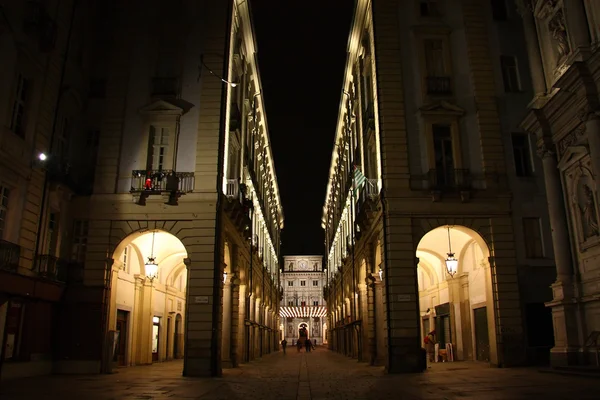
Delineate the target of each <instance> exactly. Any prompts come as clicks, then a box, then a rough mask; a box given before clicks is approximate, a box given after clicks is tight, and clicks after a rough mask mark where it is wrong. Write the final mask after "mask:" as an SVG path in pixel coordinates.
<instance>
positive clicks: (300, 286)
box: [279, 256, 327, 345]
mask: <svg viewBox="0 0 600 400" xmlns="http://www.w3.org/2000/svg"><path fill="white" fill-rule="evenodd" d="M324 278H325V274H324V272H323V257H322V256H284V257H283V272H281V289H282V290H283V296H282V300H281V308H280V310H279V315H280V317H281V327H280V330H281V335H282V336H281V338H282V339H284V338H285V340H287V342H288V344H289V345H292V343H293V342H294V341H295V340H298V331H299V329H300V328H302V327H304V328H306V330H307V332H308V338H309V339H311V340H315V341H316V343H317V344H323V343H324V342H325V341H326V333H327V321H326V313H327V305H326V304H325V299H324V298H323V286H324V283H325V280H324Z"/></svg>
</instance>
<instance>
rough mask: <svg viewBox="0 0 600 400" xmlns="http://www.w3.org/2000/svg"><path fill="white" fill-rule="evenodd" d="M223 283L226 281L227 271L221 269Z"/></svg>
mask: <svg viewBox="0 0 600 400" xmlns="http://www.w3.org/2000/svg"><path fill="white" fill-rule="evenodd" d="M223 283H227V271H223Z"/></svg>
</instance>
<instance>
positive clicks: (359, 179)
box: [354, 165, 367, 197]
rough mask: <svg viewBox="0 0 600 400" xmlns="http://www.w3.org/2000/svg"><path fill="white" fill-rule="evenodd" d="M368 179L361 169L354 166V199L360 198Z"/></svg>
mask: <svg viewBox="0 0 600 400" xmlns="http://www.w3.org/2000/svg"><path fill="white" fill-rule="evenodd" d="M366 181H367V178H366V177H365V176H364V175H363V173H362V171H361V170H360V168H358V167H357V166H356V165H355V166H354V197H358V194H359V192H360V189H362V187H363V186H365V182H366Z"/></svg>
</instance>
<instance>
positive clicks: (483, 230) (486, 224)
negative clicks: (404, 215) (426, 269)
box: [412, 218, 493, 256]
mask: <svg viewBox="0 0 600 400" xmlns="http://www.w3.org/2000/svg"><path fill="white" fill-rule="evenodd" d="M447 225H450V226H452V229H456V230H459V231H463V232H465V233H466V234H468V235H470V232H469V231H475V233H477V234H478V235H475V237H473V239H474V240H475V241H476V242H477V244H478V245H479V246H481V248H483V249H488V250H489V252H490V256H493V246H492V244H493V238H492V228H491V225H490V221H489V219H485V218H415V219H413V221H412V235H413V247H414V249H415V252H416V251H417V247H418V246H419V243H420V242H421V239H422V238H423V237H424V236H425V235H426V234H427V233H429V232H431V231H432V230H434V229H436V228H439V227H442V226H447Z"/></svg>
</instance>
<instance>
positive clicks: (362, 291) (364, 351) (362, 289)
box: [358, 278, 370, 361]
mask: <svg viewBox="0 0 600 400" xmlns="http://www.w3.org/2000/svg"><path fill="white" fill-rule="evenodd" d="M367 280H368V278H367ZM367 289H368V286H367V284H366V283H359V285H358V290H359V295H358V299H359V305H358V307H359V310H360V320H361V324H360V349H359V351H360V353H359V355H358V359H359V360H360V361H366V360H370V356H369V354H370V353H369V332H368V331H369V322H368V315H369V302H368V296H369V295H368V294H367V292H368V290H367Z"/></svg>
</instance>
